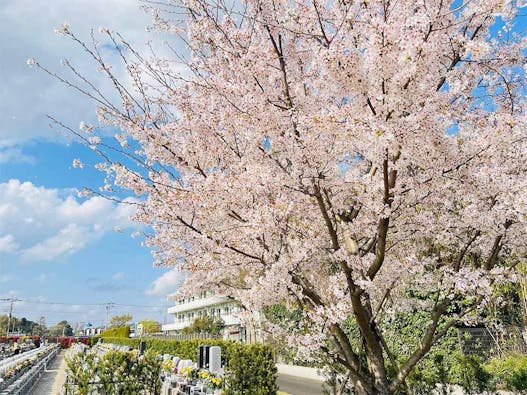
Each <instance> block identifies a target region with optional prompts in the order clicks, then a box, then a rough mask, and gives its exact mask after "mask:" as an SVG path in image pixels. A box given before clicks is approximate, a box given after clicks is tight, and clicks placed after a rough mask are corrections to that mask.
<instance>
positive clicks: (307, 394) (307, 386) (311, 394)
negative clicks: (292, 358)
mask: <svg viewBox="0 0 527 395" xmlns="http://www.w3.org/2000/svg"><path fill="white" fill-rule="evenodd" d="M276 383H277V384H278V388H279V389H280V391H284V392H287V393H288V394H290V395H322V383H321V382H320V381H316V380H308V379H303V378H299V377H296V376H288V375H286V374H278V378H277V379H276Z"/></svg>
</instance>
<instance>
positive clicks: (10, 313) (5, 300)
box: [0, 298, 22, 337]
mask: <svg viewBox="0 0 527 395" xmlns="http://www.w3.org/2000/svg"><path fill="white" fill-rule="evenodd" d="M0 300H1V301H2V302H9V303H10V307H9V318H8V320H7V333H6V337H9V327H10V326H11V317H12V315H13V305H14V304H15V302H21V301H22V300H21V299H17V298H4V299H0Z"/></svg>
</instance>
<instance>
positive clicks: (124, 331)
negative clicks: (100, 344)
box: [99, 326, 130, 339]
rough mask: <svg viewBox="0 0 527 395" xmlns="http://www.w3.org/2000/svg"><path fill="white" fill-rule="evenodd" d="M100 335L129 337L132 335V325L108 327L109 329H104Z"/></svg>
mask: <svg viewBox="0 0 527 395" xmlns="http://www.w3.org/2000/svg"><path fill="white" fill-rule="evenodd" d="M99 336H100V337H104V338H106V337H112V338H114V337H125V338H127V339H128V338H129V337H130V327H129V326H120V327H119V328H113V329H108V330H107V331H104V332H103V333H101V334H100V335H99Z"/></svg>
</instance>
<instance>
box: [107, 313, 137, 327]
mask: <svg viewBox="0 0 527 395" xmlns="http://www.w3.org/2000/svg"><path fill="white" fill-rule="evenodd" d="M132 318H133V317H132V315H131V314H123V315H115V316H113V317H112V318H110V328H119V327H121V326H127V325H130V323H131V322H132Z"/></svg>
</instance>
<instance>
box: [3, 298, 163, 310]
mask: <svg viewBox="0 0 527 395" xmlns="http://www.w3.org/2000/svg"><path fill="white" fill-rule="evenodd" d="M10 300H11V298H7V299H0V301H10ZM16 301H18V302H24V303H28V304H44V305H64V306H106V305H108V303H111V304H112V306H113V307H115V306H120V307H141V308H150V309H153V308H156V309H165V308H168V307H170V306H171V305H142V304H124V303H114V302H105V303H72V302H45V301H40V300H24V299H17V300H16Z"/></svg>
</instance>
